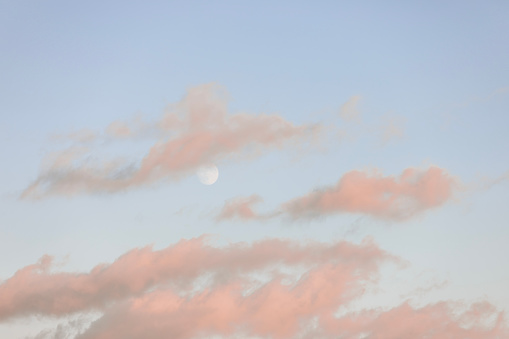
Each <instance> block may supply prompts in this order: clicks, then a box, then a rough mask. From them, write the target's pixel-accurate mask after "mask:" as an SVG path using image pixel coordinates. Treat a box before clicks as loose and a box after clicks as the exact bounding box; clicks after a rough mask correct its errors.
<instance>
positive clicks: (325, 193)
mask: <svg viewBox="0 0 509 339" xmlns="http://www.w3.org/2000/svg"><path fill="white" fill-rule="evenodd" d="M455 187H456V181H455V179H454V178H453V177H452V176H451V175H449V174H448V173H447V172H446V171H445V170H443V169H441V168H439V167H434V166H433V167H430V168H428V169H427V170H418V169H415V168H408V169H405V170H404V171H403V172H402V173H401V175H400V176H399V177H393V176H382V175H381V174H378V173H376V174H368V173H366V172H361V171H351V172H348V173H346V174H345V175H343V177H341V179H340V180H339V181H338V182H337V183H336V184H335V185H333V186H330V187H325V188H322V189H320V190H317V191H314V192H311V193H309V194H307V195H304V196H301V197H298V198H296V199H293V200H291V201H289V202H287V203H285V204H283V206H282V210H283V211H284V213H286V214H287V215H289V216H291V217H293V218H309V217H317V216H323V215H330V214H335V213H360V214H366V215H370V216H373V217H377V218H384V219H395V220H404V219H407V218H409V217H411V216H413V215H416V214H418V213H421V212H424V211H426V210H429V209H431V208H435V207H438V206H441V205H443V204H444V203H445V202H447V201H448V200H449V199H451V198H452V195H453V191H454V189H455Z"/></svg>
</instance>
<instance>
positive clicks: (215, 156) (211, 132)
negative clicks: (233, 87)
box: [21, 84, 320, 199]
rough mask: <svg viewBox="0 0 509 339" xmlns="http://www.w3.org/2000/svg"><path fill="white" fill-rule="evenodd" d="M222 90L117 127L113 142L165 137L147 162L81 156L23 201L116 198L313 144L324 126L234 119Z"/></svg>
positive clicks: (111, 129) (46, 175) (56, 169)
mask: <svg viewBox="0 0 509 339" xmlns="http://www.w3.org/2000/svg"><path fill="white" fill-rule="evenodd" d="M220 90H221V89H220V88H219V87H218V86H216V85H213V84H209V85H203V86H199V87H196V88H193V89H190V90H189V91H188V93H187V95H186V96H185V97H184V98H183V99H182V100H181V101H180V102H178V103H177V104H175V105H172V106H170V107H169V108H168V109H167V112H166V113H165V114H164V115H163V117H162V118H161V119H160V120H159V121H157V122H155V123H153V124H146V123H142V122H141V121H139V120H138V121H135V123H133V124H132V125H133V126H130V125H129V124H127V123H124V122H119V121H117V122H113V123H111V124H110V125H109V126H108V128H107V129H106V135H108V136H109V137H110V138H113V139H126V138H134V137H136V136H139V135H142V134H144V135H146V134H151V135H152V136H157V137H158V138H159V139H158V141H157V142H156V143H155V144H154V145H153V146H152V147H151V148H150V149H149V150H148V152H147V153H146V154H145V156H143V158H142V159H141V160H139V161H135V162H133V163H126V162H125V161H121V160H118V159H110V160H102V161H99V162H95V163H92V162H90V161H87V160H88V158H87V156H90V154H87V156H76V159H74V161H72V162H71V163H69V164H67V166H57V164H50V165H49V166H47V167H46V169H45V170H43V171H41V173H40V174H39V175H38V177H37V178H36V179H35V180H34V182H32V184H30V185H29V186H28V187H27V188H26V189H25V190H24V191H23V192H22V194H21V198H25V199H36V198H43V197H47V196H50V195H66V196H70V195H75V194H94V193H115V192H119V191H124V190H128V189H132V188H135V187H141V186H146V185H150V184H153V183H156V182H161V181H163V180H168V179H169V180H177V179H179V178H181V177H183V176H186V175H188V174H189V173H192V172H194V171H195V170H196V169H197V168H199V167H200V166H202V165H204V164H210V163H218V162H221V161H223V160H225V159H234V158H239V157H245V156H257V155H260V154H262V153H263V152H266V151H269V150H273V149H282V148H284V147H287V146H296V145H302V144H303V143H308V142H312V141H313V140H314V138H315V137H316V136H317V135H318V133H319V131H320V126H319V125H316V124H304V125H294V124H293V123H291V122H290V121H288V120H285V119H284V118H283V117H281V116H279V115H266V114H259V115H252V114H247V113H236V114H230V113H229V112H228V109H227V100H226V97H225V95H222V93H221V91H220ZM86 137H87V138H85V139H86V140H88V139H89V138H92V137H93V134H92V133H87V135H86ZM78 139H83V136H81V135H80V136H79V138H78ZM71 151H72V149H71V150H66V151H65V152H66V153H69V152H71Z"/></svg>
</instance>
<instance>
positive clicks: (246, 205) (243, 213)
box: [216, 195, 263, 221]
mask: <svg viewBox="0 0 509 339" xmlns="http://www.w3.org/2000/svg"><path fill="white" fill-rule="evenodd" d="M261 201H262V198H260V197H259V196H258V195H251V196H249V197H238V198H234V199H232V200H228V201H226V202H225V204H224V206H223V208H222V209H221V212H220V213H219V214H218V216H217V218H216V219H217V220H218V221H220V220H231V219H237V218H238V219H241V220H253V219H260V218H263V216H261V215H260V214H258V213H257V212H256V211H254V209H253V205H255V204H257V203H259V202H261Z"/></svg>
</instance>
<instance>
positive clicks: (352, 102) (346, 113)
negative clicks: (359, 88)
mask: <svg viewBox="0 0 509 339" xmlns="http://www.w3.org/2000/svg"><path fill="white" fill-rule="evenodd" d="M360 100H361V96H360V95H354V96H352V97H350V98H349V99H348V101H347V102H345V103H344V104H343V105H342V106H341V109H340V110H339V116H340V117H341V118H342V119H344V120H347V121H352V120H357V119H359V118H360V114H361V113H360V111H359V108H358V104H359V101H360Z"/></svg>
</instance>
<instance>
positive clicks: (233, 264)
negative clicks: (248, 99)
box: [0, 238, 390, 320]
mask: <svg viewBox="0 0 509 339" xmlns="http://www.w3.org/2000/svg"><path fill="white" fill-rule="evenodd" d="M389 257H390V256H389V255H388V254H386V253H385V252H383V251H382V250H380V249H379V248H378V247H376V246H375V245H374V244H372V243H369V242H366V243H363V244H361V245H354V244H351V243H347V242H338V243H333V244H323V243H307V244H304V245H301V244H298V243H295V242H291V241H285V240H277V239H273V240H264V241H260V242H256V243H254V244H251V245H248V244H243V243H237V244H231V245H229V246H227V247H224V248H216V247H211V246H208V245H207V244H206V243H205V242H204V239H203V238H198V239H192V240H188V241H184V240H183V241H180V242H179V243H177V244H176V245H174V246H170V247H168V248H165V249H162V250H158V251H154V250H152V249H151V248H149V247H146V248H141V249H135V250H132V251H130V252H128V253H126V254H124V255H123V256H121V257H120V258H119V259H117V260H116V261H115V262H114V263H112V264H109V265H106V264H103V265H98V266H96V267H95V268H93V269H92V270H91V271H90V272H88V273H80V274H74V273H65V272H60V273H52V272H51V270H50V269H51V267H52V266H51V262H52V259H51V257H49V256H44V257H43V258H41V260H40V261H39V262H38V263H36V264H34V265H30V266H27V267H24V268H22V269H20V270H19V271H18V272H16V273H15V274H14V276H12V277H11V278H9V279H7V280H6V281H4V282H3V283H1V284H0V320H5V319H7V318H12V317H17V316H24V315H31V314H41V315H65V314H68V313H73V312H78V311H84V310H91V309H99V310H100V309H102V308H104V307H106V306H107V305H109V304H111V303H115V302H120V301H122V300H125V299H128V298H131V297H135V296H139V295H142V294H143V293H144V292H146V291H148V290H150V289H153V288H157V287H161V286H166V287H173V288H174V289H177V290H179V291H185V290H186V289H188V288H190V286H191V285H192V284H193V281H195V280H196V279H198V278H199V277H202V276H203V275H207V276H208V277H209V278H210V279H212V280H213V281H223V282H226V281H229V280H231V279H239V278H240V277H242V276H243V275H244V274H251V273H254V272H257V271H260V270H265V269H271V268H273V267H275V266H278V265H286V266H299V265H304V266H307V267H312V266H313V265H317V264H323V263H331V262H332V263H336V264H337V265H340V266H349V265H350V264H351V263H355V267H356V270H367V271H370V272H371V271H376V266H377V264H378V263H379V262H380V261H383V260H387V259H388V258H389Z"/></svg>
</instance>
